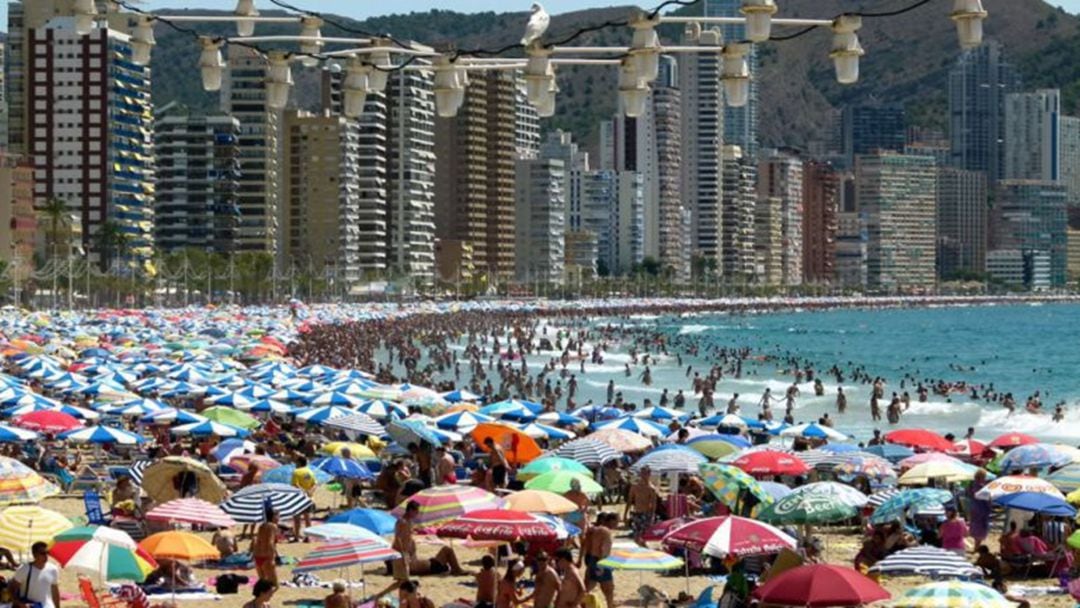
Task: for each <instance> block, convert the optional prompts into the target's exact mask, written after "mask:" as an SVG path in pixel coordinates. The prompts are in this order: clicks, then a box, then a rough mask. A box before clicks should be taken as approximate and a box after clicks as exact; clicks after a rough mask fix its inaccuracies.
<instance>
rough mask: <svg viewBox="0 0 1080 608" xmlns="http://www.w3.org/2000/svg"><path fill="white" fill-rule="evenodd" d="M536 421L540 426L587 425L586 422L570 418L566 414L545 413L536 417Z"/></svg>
mask: <svg viewBox="0 0 1080 608" xmlns="http://www.w3.org/2000/svg"><path fill="white" fill-rule="evenodd" d="M536 421H537V422H540V423H542V424H555V425H563V426H578V425H583V424H588V420H585V419H584V418H581V417H578V416H572V415H570V414H567V413H566V412H545V413H543V414H540V415H539V416H537V417H536Z"/></svg>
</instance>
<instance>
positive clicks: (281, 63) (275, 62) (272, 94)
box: [266, 51, 293, 110]
mask: <svg viewBox="0 0 1080 608" xmlns="http://www.w3.org/2000/svg"><path fill="white" fill-rule="evenodd" d="M266 60H267V62H268V63H269V64H270V69H269V70H267V75H266V105H267V106H269V107H270V108H272V109H274V110H280V109H282V108H284V107H285V105H286V104H287V103H288V102H289V89H290V88H291V87H292V84H293V78H292V68H290V67H289V54H288V53H286V52H285V51H270V54H269V56H268V57H267V58H266Z"/></svg>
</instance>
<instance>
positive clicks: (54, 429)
mask: <svg viewBox="0 0 1080 608" xmlns="http://www.w3.org/2000/svg"><path fill="white" fill-rule="evenodd" d="M12 424H14V425H15V426H17V427H20V428H24V429H30V430H31V431H40V432H42V433H62V432H64V431H70V430H72V429H79V428H82V423H81V422H79V419H78V418H76V417H74V416H72V415H71V414H65V413H64V412H61V411H59V410H38V411H36V412H28V413H26V414H23V415H22V416H17V417H16V418H15V419H14V420H12Z"/></svg>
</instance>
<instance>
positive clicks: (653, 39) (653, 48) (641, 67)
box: [630, 12, 660, 85]
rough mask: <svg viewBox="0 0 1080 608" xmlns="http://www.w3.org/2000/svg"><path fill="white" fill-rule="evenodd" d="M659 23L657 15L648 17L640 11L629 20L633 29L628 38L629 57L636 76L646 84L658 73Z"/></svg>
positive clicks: (654, 78)
mask: <svg viewBox="0 0 1080 608" xmlns="http://www.w3.org/2000/svg"><path fill="white" fill-rule="evenodd" d="M659 23H660V18H659V16H656V17H649V16H648V15H646V14H645V13H642V12H638V13H637V14H636V15H635V16H634V18H633V19H631V20H630V27H631V28H632V29H633V30H634V35H633V37H632V38H631V40H630V59H631V60H632V61H633V63H634V69H635V71H636V72H637V76H638V78H640V79H641V80H643V81H644V82H645V84H646V85H647V84H649V83H651V82H653V81H654V80H656V78H657V77H658V76H659V75H660V38H659V36H657V35H656V26H657V25H658V24H659Z"/></svg>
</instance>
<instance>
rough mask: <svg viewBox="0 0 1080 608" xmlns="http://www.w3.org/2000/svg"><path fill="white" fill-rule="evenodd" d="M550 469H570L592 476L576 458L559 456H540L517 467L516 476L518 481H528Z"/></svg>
mask: <svg viewBox="0 0 1080 608" xmlns="http://www.w3.org/2000/svg"><path fill="white" fill-rule="evenodd" d="M552 471H571V472H573V473H581V474H582V475H586V476H588V477H592V476H593V472H592V471H590V470H589V468H588V467H586V466H585V465H583V464H581V463H580V462H578V461H577V460H574V459H571V458H563V457H561V456H541V457H540V458H537V459H536V460H533V461H531V462H529V464H527V465H525V466H523V467H521V468H520V469H518V470H517V475H516V477H517V479H518V480H520V481H528V480H530V479H532V478H533V477H536V476H537V475H543V474H544V473H550V472H552Z"/></svg>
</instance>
